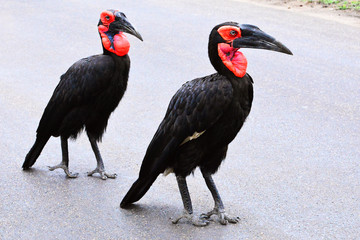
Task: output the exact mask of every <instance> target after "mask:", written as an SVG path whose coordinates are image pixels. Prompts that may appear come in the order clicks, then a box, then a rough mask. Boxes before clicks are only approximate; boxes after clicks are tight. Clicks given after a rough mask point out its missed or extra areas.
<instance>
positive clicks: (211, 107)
mask: <svg viewBox="0 0 360 240" xmlns="http://www.w3.org/2000/svg"><path fill="white" fill-rule="evenodd" d="M232 97H233V89H232V85H231V83H230V81H228V80H227V79H226V78H225V77H224V76H221V75H219V74H213V75H210V76H206V77H204V78H198V79H194V80H192V81H190V82H187V83H185V84H184V85H183V86H182V87H181V88H180V89H179V90H178V91H177V92H176V94H175V95H174V96H173V98H172V99H171V101H170V104H169V107H168V109H167V112H166V115H165V118H164V119H163V121H162V122H161V124H160V126H159V128H158V130H157V132H156V133H155V135H154V137H153V139H152V141H151V143H150V145H149V147H148V149H147V152H146V155H145V157H144V160H143V163H142V166H141V170H140V174H139V175H140V178H141V176H146V175H147V174H149V173H150V174H155V175H156V174H159V173H161V172H163V171H164V170H165V169H166V168H167V166H168V161H169V157H170V155H171V154H172V153H174V152H175V150H176V149H177V148H178V147H179V146H180V145H181V143H182V142H183V141H184V140H185V139H186V138H187V137H189V136H192V135H193V134H194V133H195V132H198V133H201V132H203V131H205V130H206V129H208V128H210V127H211V126H212V125H213V124H215V123H216V121H217V120H218V119H219V118H220V117H221V116H222V115H223V113H224V111H226V109H227V108H228V106H229V104H230V102H231V100H232Z"/></svg>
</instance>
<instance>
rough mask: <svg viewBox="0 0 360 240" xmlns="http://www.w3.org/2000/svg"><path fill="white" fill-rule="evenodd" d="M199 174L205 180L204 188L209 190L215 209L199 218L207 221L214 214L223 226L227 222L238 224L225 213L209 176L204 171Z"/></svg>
mask: <svg viewBox="0 0 360 240" xmlns="http://www.w3.org/2000/svg"><path fill="white" fill-rule="evenodd" d="M201 173H202V174H203V177H204V179H205V182H206V186H207V187H208V188H209V190H210V192H211V195H212V196H213V198H214V202H215V207H214V209H213V210H212V211H210V212H208V213H203V214H201V216H200V217H201V218H204V219H209V218H210V217H211V215H214V214H215V215H217V216H218V217H219V222H220V223H221V224H223V225H226V224H227V223H228V222H229V223H238V222H239V218H238V217H231V216H229V215H227V214H226V213H225V208H224V204H223V202H222V200H221V198H220V194H219V192H218V190H217V188H216V186H215V182H214V180H213V179H212V177H211V174H210V173H208V172H206V171H204V170H201Z"/></svg>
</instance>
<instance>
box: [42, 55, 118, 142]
mask: <svg viewBox="0 0 360 240" xmlns="http://www.w3.org/2000/svg"><path fill="white" fill-rule="evenodd" d="M114 71H115V63H114V61H113V60H112V58H111V57H110V56H107V55H95V56H91V57H88V58H83V59H81V60H79V61H77V62H76V63H74V64H73V65H72V66H71V67H70V68H69V69H68V70H67V72H66V73H65V74H63V75H62V76H61V78H60V82H59V84H58V85H57V87H56V88H55V90H54V93H53V95H52V97H51V99H50V101H49V103H48V104H47V106H46V108H45V110H44V113H43V115H42V117H41V120H40V123H39V126H38V129H37V134H38V136H39V135H40V136H41V135H49V134H50V135H58V133H57V131H58V130H59V127H60V125H61V122H62V121H63V119H64V118H65V117H66V116H67V114H69V112H71V111H72V110H73V109H75V108H80V107H81V106H84V105H89V104H90V105H91V103H93V102H94V101H95V99H96V96H97V95H99V94H100V93H101V92H102V91H104V90H105V89H106V88H107V87H108V85H109V82H110V80H111V78H112V75H113V73H114Z"/></svg>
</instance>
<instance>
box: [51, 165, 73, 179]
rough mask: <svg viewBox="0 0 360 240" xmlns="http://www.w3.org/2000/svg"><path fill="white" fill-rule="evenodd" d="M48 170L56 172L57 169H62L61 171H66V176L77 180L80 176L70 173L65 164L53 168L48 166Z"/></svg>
mask: <svg viewBox="0 0 360 240" xmlns="http://www.w3.org/2000/svg"><path fill="white" fill-rule="evenodd" d="M48 168H49V170H50V171H54V170H55V169H57V168H61V169H63V170H64V172H65V174H66V176H67V177H69V178H77V177H78V176H79V173H72V172H70V171H69V168H68V167H67V166H66V165H65V164H62V163H60V164H58V165H56V166H52V167H50V166H48Z"/></svg>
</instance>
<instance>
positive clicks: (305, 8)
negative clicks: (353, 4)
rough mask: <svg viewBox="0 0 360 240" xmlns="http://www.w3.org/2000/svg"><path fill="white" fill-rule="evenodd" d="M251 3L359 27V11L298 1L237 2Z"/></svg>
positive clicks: (261, 0)
mask: <svg viewBox="0 0 360 240" xmlns="http://www.w3.org/2000/svg"><path fill="white" fill-rule="evenodd" d="M239 1H244V2H251V3H253V4H254V3H255V4H258V5H267V6H270V7H274V8H278V9H288V10H289V11H294V12H297V13H299V12H300V13H301V14H305V15H310V16H316V17H320V18H322V19H328V20H332V21H337V22H339V23H343V24H347V25H353V26H360V11H355V10H338V9H335V8H334V7H332V6H326V5H322V4H318V3H305V2H303V1H298V0H257V1H256V2H255V1H248V0H239Z"/></svg>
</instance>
